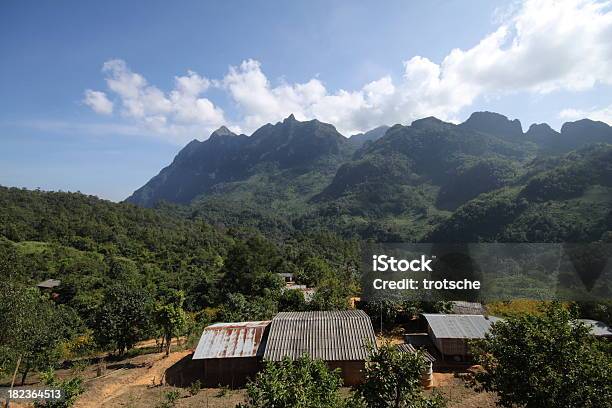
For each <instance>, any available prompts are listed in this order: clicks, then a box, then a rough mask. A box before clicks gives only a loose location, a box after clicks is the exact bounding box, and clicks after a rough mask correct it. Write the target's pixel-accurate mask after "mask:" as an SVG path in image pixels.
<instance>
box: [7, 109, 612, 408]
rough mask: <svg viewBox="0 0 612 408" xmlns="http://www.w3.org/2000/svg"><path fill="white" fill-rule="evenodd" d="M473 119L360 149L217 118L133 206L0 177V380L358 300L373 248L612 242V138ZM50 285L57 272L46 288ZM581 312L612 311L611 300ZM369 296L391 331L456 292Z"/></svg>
mask: <svg viewBox="0 0 612 408" xmlns="http://www.w3.org/2000/svg"><path fill="white" fill-rule="evenodd" d="M477 119H478V118H476V119H475V120H472V122H471V123H468V122H469V121H468V122H466V123H464V124H462V125H453V124H448V123H444V122H441V121H438V120H437V119H435V118H428V119H423V120H421V121H416V122H415V123H413V124H412V125H411V126H401V125H396V126H394V127H391V128H389V129H388V130H386V133H384V136H383V135H382V132H379V133H380V134H378V135H377V137H376V138H371V139H369V140H366V139H367V138H363V140H360V141H359V142H358V143H357V142H352V141H351V139H346V138H344V137H343V136H342V135H340V134H339V133H337V132H336V130H335V128H334V127H333V126H331V125H327V124H322V123H320V122H318V121H310V122H298V121H296V120H295V118H292V117H291V118H288V119H286V120H285V121H284V122H282V123H279V124H276V125H266V126H264V127H262V128H261V129H260V130H258V131H257V132H256V133H255V134H254V135H253V136H251V137H250V138H249V137H246V136H244V135H234V134H232V133H231V132H229V130H227V129H221V130H220V131H217V132H216V133H215V134H213V135H212V136H211V138H210V139H209V140H207V141H206V142H197V141H194V142H192V143H190V144H189V145H187V146H186V147H185V148H184V149H183V150H182V151H181V152H180V153H179V154H178V155H177V157H176V158H175V160H174V162H173V163H172V165H170V166H169V167H167V168H165V169H164V170H162V172H161V173H160V175H158V176H156V177H154V178H153V179H152V180H151V181H150V182H149V183H147V185H145V186H143V187H142V188H141V189H139V190H137V191H136V192H135V193H134V195H132V196H131V197H130V198H128V199H127V200H126V201H125V202H121V203H114V202H110V201H106V200H102V199H99V198H97V197H94V196H88V195H84V194H81V193H68V192H46V191H39V190H34V191H32V190H26V189H19V188H8V187H0V276H2V281H1V282H0V327H2V328H3V330H2V331H0V378H2V379H5V380H6V379H7V378H9V377H10V376H11V375H12V374H13V373H14V370H15V369H16V368H18V370H17V371H18V373H19V375H20V377H21V378H20V379H21V380H22V382H23V381H24V380H25V379H26V378H27V376H28V375H29V374H30V373H32V372H41V373H44V372H46V370H47V369H49V368H50V367H55V366H57V364H59V363H61V362H62V361H64V360H69V359H78V358H80V357H86V356H91V355H95V354H96V353H100V352H111V353H113V354H115V355H118V356H121V355H124V354H125V353H129V352H130V350H131V349H133V347H134V346H135V345H136V344H137V343H138V342H139V341H141V340H145V339H159V340H160V341H161V345H162V347H164V348H165V350H166V353H169V352H170V343H171V339H173V338H176V337H179V336H180V337H185V338H187V339H191V341H193V339H197V337H198V336H199V335H200V334H201V329H202V328H203V327H205V326H206V325H208V324H210V323H212V322H217V321H245V320H264V319H270V318H271V317H272V316H274V315H275V314H276V313H277V312H279V311H305V310H342V309H346V308H348V307H349V306H350V302H351V298H354V297H359V296H360V294H361V288H360V271H359V265H360V262H361V258H360V256H361V253H360V249H361V245H362V244H363V243H364V242H451V243H452V242H455V243H469V242H538V243H540V242H543V243H546V242H553V243H554V242H612V145H611V144H607V143H599V142H601V140H595V142H598V143H596V144H590V145H578V146H576V145H569V146H565V148H564V149H563V150H562V151H557V150H551V149H550V146H549V145H548V144H547V143H548V142H546V141H545V142H542V141H541V140H540V139H538V138H536V137H535V136H533V135H532V136H531V138H532V139H529V137H528V134H527V135H524V136H525V137H527V139H525V140H523V139H520V140H517V139H516V136H502V135H496V134H494V130H490V129H488V130H486V131H485V130H483V129H480V130H478V129H476V130H475V127H476V128H478V123H474V122H478V120H477ZM494 119H495V120H501V121H502V122H503V120H505V119H504V117H502V118H498V117H497V116H494ZM588 125H589V124H588V123H587V124H586V125H585V126H586V128H585V130H584V132H587V133H588ZM492 132H493V133H492ZM521 135H522V133H521ZM558 137H561V139H560V140H565V139H563V133H562V134H561V135H558ZM555 146H558V145H555ZM211 174H212V175H214V177H213V176H211ZM282 273H290V274H292V275H293V276H294V277H295V282H296V283H297V284H303V285H307V286H308V287H312V288H316V292H314V295H313V297H312V299H306V298H305V297H304V295H303V293H302V292H301V291H296V290H285V284H284V281H283V279H282V278H281V277H280V276H279V274H282ZM47 279H57V280H60V281H61V284H60V285H59V286H58V287H57V288H56V289H53V290H41V289H39V288H37V286H36V285H37V284H38V283H40V282H42V281H45V280H47ZM574 306H575V307H574V308H573V310H574V311H575V315H576V316H579V317H587V318H594V319H598V320H603V321H606V322H608V323H610V322H611V316H612V304H611V303H610V302H607V303H597V304H579V305H574ZM359 307H362V308H364V309H365V310H366V311H367V312H368V313H369V314H370V315H371V317H372V320H373V322H374V323H375V326H376V327H377V328H378V327H380V328H383V329H387V328H391V327H392V326H393V324H394V322H396V321H397V320H398V319H402V318H404V319H405V318H406V317H410V316H414V315H417V314H418V313H420V312H422V311H424V310H426V311H444V310H447V309H448V304H445V302H437V303H435V304H428V303H422V302H408V301H401V300H400V301H398V302H380V303H376V304H365V303H364V304H361V305H360V306H359ZM304 364H309V363H307V362H305V363H304ZM415 364H416V363H415ZM308 367H311V366H308ZM311 368H312V369H313V370H315V371H316V370H318V368H317V367H315V366H312V367H311ZM311 368H309V369H311ZM48 378H50V380H49V381H56V380H54V379H53V377H52V376H50V377H48ZM330 381H332V382H333V379H332V380H330ZM5 382H6V381H5ZM364 393H365V394H363V395H362V397H363V398H366V399H367V398H369V396H368V394H367V390H365V391H364ZM253 406H256V405H253Z"/></svg>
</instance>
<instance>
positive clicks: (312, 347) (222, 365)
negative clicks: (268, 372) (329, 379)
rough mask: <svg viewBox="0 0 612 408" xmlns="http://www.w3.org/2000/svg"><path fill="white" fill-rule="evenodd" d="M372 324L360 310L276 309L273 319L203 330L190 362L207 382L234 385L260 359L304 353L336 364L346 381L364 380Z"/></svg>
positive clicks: (257, 365)
mask: <svg viewBox="0 0 612 408" xmlns="http://www.w3.org/2000/svg"><path fill="white" fill-rule="evenodd" d="M369 345H372V346H374V347H375V346H376V338H375V336H374V328H373V327H372V323H371V321H370V318H369V317H368V315H367V314H366V313H365V312H363V311H362V310H344V311H334V312H281V313H278V314H277V315H276V316H275V317H274V318H273V319H272V321H259V322H240V323H217V324H213V325H211V326H208V327H206V328H205V329H204V332H203V333H202V336H201V337H200V341H199V342H198V345H197V347H196V350H195V352H194V354H193V358H192V360H193V363H195V367H196V370H199V372H200V373H201V377H202V382H203V384H205V385H206V386H217V385H226V386H230V387H239V386H243V385H244V384H246V382H247V381H248V379H249V378H253V377H254V376H255V374H256V373H257V372H258V371H259V370H261V368H262V367H263V362H264V361H266V360H269V361H281V360H282V359H283V358H290V359H297V358H299V357H301V356H303V355H308V356H310V357H311V358H314V359H320V360H323V361H324V362H325V363H326V364H327V365H328V366H329V367H330V368H331V369H336V368H339V369H340V372H341V376H342V379H343V381H344V384H345V385H355V384H358V383H359V382H361V380H362V379H363V369H364V367H365V361H366V359H367V357H368V346H369Z"/></svg>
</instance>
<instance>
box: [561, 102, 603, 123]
mask: <svg viewBox="0 0 612 408" xmlns="http://www.w3.org/2000/svg"><path fill="white" fill-rule="evenodd" d="M559 117H560V118H561V119H564V120H577V119H584V118H588V119H591V120H599V121H601V122H605V123H607V124H608V125H610V126H612V105H609V106H606V107H603V108H596V107H594V108H591V109H573V108H569V109H563V110H562V111H561V112H559Z"/></svg>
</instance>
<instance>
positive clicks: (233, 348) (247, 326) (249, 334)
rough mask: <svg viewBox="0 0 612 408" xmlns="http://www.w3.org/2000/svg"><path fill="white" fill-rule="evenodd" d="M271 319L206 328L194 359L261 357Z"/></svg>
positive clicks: (218, 324) (219, 324) (217, 324)
mask: <svg viewBox="0 0 612 408" xmlns="http://www.w3.org/2000/svg"><path fill="white" fill-rule="evenodd" d="M269 325H270V321H269V320H266V321H260V322H239V323H216V324H213V325H210V326H208V327H206V328H205V329H204V332H203V333H202V337H200V341H199V342H198V346H197V347H196V349H195V352H194V353H193V359H194V360H204V359H212V358H234V357H261V356H262V355H263V350H264V348H265V342H266V329H267V328H268V326H269Z"/></svg>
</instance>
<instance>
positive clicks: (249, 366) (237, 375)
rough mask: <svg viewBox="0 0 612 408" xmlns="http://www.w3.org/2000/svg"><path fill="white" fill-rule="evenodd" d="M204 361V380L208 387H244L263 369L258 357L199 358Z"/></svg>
mask: <svg viewBox="0 0 612 408" xmlns="http://www.w3.org/2000/svg"><path fill="white" fill-rule="evenodd" d="M199 361H201V362H202V369H203V378H202V382H203V384H204V385H205V386H207V387H216V386H218V385H222V386H227V387H231V388H239V387H243V386H244V385H245V384H246V383H247V382H248V380H249V379H250V378H255V375H256V374H257V372H258V371H259V370H261V368H262V365H261V363H260V362H259V361H258V360H257V357H234V358H215V359H206V360H199Z"/></svg>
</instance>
